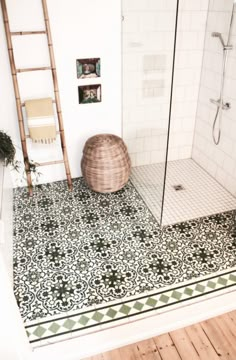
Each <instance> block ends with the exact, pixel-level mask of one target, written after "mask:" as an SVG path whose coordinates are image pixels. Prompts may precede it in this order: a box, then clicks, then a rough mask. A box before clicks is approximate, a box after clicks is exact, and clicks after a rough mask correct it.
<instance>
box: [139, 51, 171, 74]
mask: <svg viewBox="0 0 236 360" xmlns="http://www.w3.org/2000/svg"><path fill="white" fill-rule="evenodd" d="M166 66H167V56H166V55H165V54H155V55H144V57H143V72H144V73H145V74H146V73H150V72H164V71H165V70H166Z"/></svg>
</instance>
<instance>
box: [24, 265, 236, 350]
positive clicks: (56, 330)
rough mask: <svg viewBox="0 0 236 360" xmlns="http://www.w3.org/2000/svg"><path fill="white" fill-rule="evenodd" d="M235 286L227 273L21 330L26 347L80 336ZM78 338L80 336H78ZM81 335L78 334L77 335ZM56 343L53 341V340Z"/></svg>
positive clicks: (232, 275)
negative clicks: (91, 330)
mask: <svg viewBox="0 0 236 360" xmlns="http://www.w3.org/2000/svg"><path fill="white" fill-rule="evenodd" d="M235 285H236V270H233V271H232V270H231V271H228V272H225V273H222V274H218V275H215V276H208V277H206V278H205V279H202V280H199V281H195V282H190V283H189V284H185V285H182V286H181V285H180V286H177V287H174V288H171V289H165V290H163V291H159V292H156V293H153V294H149V295H145V296H137V297H135V298H133V299H130V300H129V299H127V300H126V301H122V302H118V303H114V304H113V305H107V306H101V307H98V308H96V309H93V310H87V311H82V312H76V313H75V312H74V313H73V315H67V316H63V317H58V318H56V319H55V318H54V319H52V320H45V321H41V322H37V323H36V324H31V325H27V323H26V326H25V329H26V331H27V335H28V338H29V342H30V343H36V342H38V341H42V340H47V339H51V338H55V337H57V338H58V340H57V341H60V338H59V337H60V336H62V335H66V334H70V333H74V332H76V331H77V332H79V331H80V332H81V331H83V330H86V329H90V328H94V327H96V326H101V325H103V324H108V323H111V322H115V321H118V320H123V319H126V318H130V317H133V316H137V315H140V314H145V313H148V312H150V311H156V310H158V309H162V308H165V307H168V306H171V305H176V304H179V303H181V302H185V301H188V300H192V299H195V298H199V297H201V296H204V295H208V294H212V293H215V292H217V291H220V290H224V289H226V288H231V287H233V286H235ZM80 334H81V333H80ZM81 335H82V334H81ZM55 341H56V339H55Z"/></svg>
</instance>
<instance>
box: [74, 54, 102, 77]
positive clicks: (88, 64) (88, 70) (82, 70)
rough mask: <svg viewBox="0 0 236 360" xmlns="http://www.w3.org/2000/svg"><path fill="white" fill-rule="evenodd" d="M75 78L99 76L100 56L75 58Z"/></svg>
mask: <svg viewBox="0 0 236 360" xmlns="http://www.w3.org/2000/svg"><path fill="white" fill-rule="evenodd" d="M76 69H77V78H78V79H89V78H96V77H100V76H101V61H100V58H94V59H78V60H76Z"/></svg>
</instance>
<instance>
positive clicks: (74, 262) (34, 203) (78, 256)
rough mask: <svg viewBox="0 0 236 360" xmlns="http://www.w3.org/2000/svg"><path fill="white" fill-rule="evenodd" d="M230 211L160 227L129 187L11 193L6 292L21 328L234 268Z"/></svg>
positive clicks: (235, 239)
mask: <svg viewBox="0 0 236 360" xmlns="http://www.w3.org/2000/svg"><path fill="white" fill-rule="evenodd" d="M235 217H236V211H229V212H226V213H222V214H217V215H212V216H208V217H204V218H200V219H196V220H191V221H188V222H184V223H179V224H175V225H171V226H167V227H165V228H162V229H161V228H160V227H159V224H158V222H157V221H156V219H155V218H154V217H153V215H152V214H151V212H150V211H149V209H148V208H147V206H146V204H145V203H144V202H143V200H142V198H141V197H140V196H139V194H138V193H137V191H136V190H135V188H134V187H133V185H132V183H130V182H129V183H128V184H127V185H126V186H125V188H123V189H122V190H120V191H118V192H116V193H113V194H98V193H94V192H92V191H90V190H89V189H88V188H87V186H86V184H85V183H84V181H83V179H82V178H78V179H75V180H74V181H73V191H72V192H70V191H68V189H67V184H66V182H65V181H60V182H56V183H52V184H46V185H41V186H38V187H37V188H36V189H35V191H34V194H33V197H32V198H29V197H28V194H27V191H26V189H16V190H15V193H14V231H15V240H14V291H15V296H16V299H17V301H18V304H19V308H20V312H21V315H22V317H23V319H24V320H25V322H26V323H27V322H28V321H33V320H36V321H40V319H43V318H45V317H48V316H54V315H57V314H60V315H61V314H67V313H68V312H70V311H77V310H78V311H80V310H82V309H83V311H85V310H86V308H88V307H90V306H93V305H101V304H103V305H104V304H105V303H108V302H110V301H122V299H124V298H129V297H130V296H136V295H137V296H139V295H140V294H143V293H145V292H147V291H157V290H158V289H162V288H166V287H167V286H170V285H171V286H172V285H175V284H178V283H182V282H185V281H189V280H192V279H197V278H199V277H202V276H206V275H211V274H214V273H216V272H218V271H223V270H227V269H230V268H232V267H234V266H236V219H235Z"/></svg>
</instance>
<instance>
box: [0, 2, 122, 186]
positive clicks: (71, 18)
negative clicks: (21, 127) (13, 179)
mask: <svg viewBox="0 0 236 360" xmlns="http://www.w3.org/2000/svg"><path fill="white" fill-rule="evenodd" d="M40 4H41V1H40V0H21V1H16V0H7V5H8V11H9V18H10V24H11V30H13V31H17V30H18V31H20V30H21V31H22V30H41V29H42V28H43V26H44V23H43V16H42V8H41V6H40ZM47 4H48V10H49V17H50V23H51V31H52V37H53V44H54V52H55V60H56V65H57V72H58V81H59V89H60V96H61V105H62V112H63V118H64V128H65V134H66V141H67V147H68V155H69V160H70V166H71V172H72V177H77V176H79V175H80V174H81V173H80V160H81V154H82V148H83V145H84V143H85V141H86V139H87V138H88V137H90V136H92V135H94V134H96V133H103V132H111V133H114V134H117V135H121V10H120V1H119V0H113V1H109V0H99V2H98V1H96V0H90V1H87V2H86V1H82V0H68V1H58V0H48V1H47ZM0 38H1V39H3V41H1V42H0V52H1V60H0V62H1V63H0V65H1V66H0V82H1V84H2V86H1V88H2V89H4V91H2V92H1V104H0V119H1V120H0V121H1V123H0V127H1V128H4V129H6V130H7V131H8V133H9V134H10V135H11V136H12V137H13V140H14V142H15V144H16V145H17V146H19V147H20V139H19V133H18V125H17V117H16V111H15V104H14V98H13V89H12V83H11V81H12V80H11V75H10V71H9V64H8V58H7V52H6V43H5V34H4V31H3V24H2V20H1V26H0ZM14 49H15V56H16V65H17V67H33V66H45V65H48V54H47V46H46V41H45V37H44V36H43V35H42V36H41V35H37V36H34V37H32V36H29V37H18V38H15V40H14ZM89 57H93V58H94V57H100V58H101V78H97V79H92V80H91V79H90V80H87V81H85V80H84V81H83V80H78V79H77V76H76V59H78V58H89ZM87 83H101V84H102V103H96V104H89V105H87V104H86V105H81V104H78V85H79V84H81V85H82V84H87ZM19 85H20V89H21V95H22V100H23V101H24V100H25V99H30V98H39V97H47V96H53V88H52V82H51V75H50V73H49V72H46V71H40V72H34V73H24V74H20V75H19ZM19 153H20V152H19ZM29 153H30V158H31V159H32V160H34V161H36V162H37V161H49V160H51V159H52V160H54V159H59V158H61V152H60V146H59V142H58V144H57V145H55V144H54V145H52V146H51V145H32V144H31V142H30V140H29ZM40 171H41V172H42V173H43V175H42V176H41V177H40V182H48V181H55V180H59V179H63V178H65V173H64V168H63V164H62V165H53V166H50V167H42V168H40ZM18 184H19V182H18Z"/></svg>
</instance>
